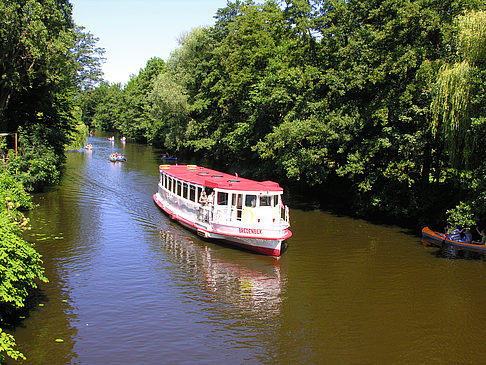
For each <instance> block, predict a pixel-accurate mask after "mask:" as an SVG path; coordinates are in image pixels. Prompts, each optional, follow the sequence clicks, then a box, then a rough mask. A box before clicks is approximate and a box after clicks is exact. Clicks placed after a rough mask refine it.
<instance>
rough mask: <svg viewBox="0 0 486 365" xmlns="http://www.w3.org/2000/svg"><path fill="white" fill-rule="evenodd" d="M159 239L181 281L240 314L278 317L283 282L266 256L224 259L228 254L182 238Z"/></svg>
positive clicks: (276, 263)
mask: <svg viewBox="0 0 486 365" xmlns="http://www.w3.org/2000/svg"><path fill="white" fill-rule="evenodd" d="M160 236H161V238H162V241H163V248H164V249H165V250H166V251H167V252H168V254H169V255H170V256H169V257H170V258H171V261H175V263H176V264H177V266H178V267H180V268H184V275H183V277H184V278H186V279H189V280H194V281H195V282H197V283H198V284H200V285H202V287H203V288H204V290H205V291H206V292H207V293H208V294H209V295H210V296H211V298H213V299H215V300H217V301H219V302H223V303H228V304H231V305H232V306H235V307H236V308H239V310H243V311H251V312H254V311H258V312H259V314H258V316H259V317H264V316H267V317H268V316H271V315H278V314H279V313H280V310H281V307H280V306H281V295H280V294H281V292H282V287H283V285H284V283H285V280H284V279H282V277H281V273H280V264H279V261H278V260H273V259H271V258H270V257H266V256H257V257H256V258H255V257H252V258H251V260H247V261H242V260H241V256H238V257H239V258H240V260H236V259H232V258H231V257H230V256H228V255H225V253H226V254H227V251H225V250H214V249H212V248H211V246H208V245H205V244H202V243H198V242H193V241H192V240H191V239H190V237H188V236H184V234H177V233H174V231H171V230H164V229H162V230H160ZM215 310H217V308H215Z"/></svg>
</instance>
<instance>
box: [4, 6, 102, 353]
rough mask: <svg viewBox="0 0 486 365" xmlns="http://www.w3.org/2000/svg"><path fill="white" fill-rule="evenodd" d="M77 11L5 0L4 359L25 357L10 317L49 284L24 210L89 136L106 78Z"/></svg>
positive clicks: (99, 51)
mask: <svg viewBox="0 0 486 365" xmlns="http://www.w3.org/2000/svg"><path fill="white" fill-rule="evenodd" d="M71 12H72V7H71V4H70V3H69V1H68V0H9V1H6V0H0V19H1V23H2V25H1V27H0V133H2V135H0V157H1V160H0V361H1V360H3V359H4V355H5V354H6V355H7V356H9V357H12V358H18V357H23V355H22V354H20V353H19V352H18V351H16V350H14V349H13V346H14V344H15V340H14V338H13V337H12V336H11V335H10V334H7V333H6V332H4V329H5V327H4V324H5V322H4V320H5V318H6V316H9V315H10V314H12V313H13V311H15V310H16V309H18V308H20V307H23V306H24V305H25V302H26V300H27V296H28V294H29V292H30V290H31V289H32V288H35V287H36V285H37V284H36V282H38V281H39V280H40V281H46V278H44V276H43V268H42V266H41V260H40V256H39V254H38V253H37V252H36V250H35V249H34V247H33V245H32V244H30V243H28V242H26V241H24V240H23V238H22V232H23V230H24V229H26V228H27V220H26V219H25V217H24V216H23V213H22V212H21V210H25V209H30V208H31V207H32V206H31V203H30V198H28V196H27V195H26V193H25V190H27V191H34V190H38V189H40V188H42V187H43V186H45V185H48V184H54V183H56V182H57V181H58V179H59V177H60V167H61V164H62V162H63V161H64V151H65V149H66V147H67V145H68V144H69V143H70V142H73V143H74V142H76V139H77V140H78V141H77V142H78V144H79V142H80V140H82V138H83V135H85V134H86V126H83V125H82V121H81V112H80V107H79V100H80V94H81V92H83V91H86V90H89V89H92V88H94V87H95V86H96V84H97V82H98V81H100V80H101V76H102V74H101V71H100V63H101V62H102V61H103V59H102V57H101V56H102V54H103V50H102V49H100V48H97V47H96V42H97V39H96V38H94V37H93V36H92V35H91V34H90V33H86V32H84V29H83V28H82V27H78V26H76V25H75V24H74V22H73V20H72V14H71ZM5 133H10V135H7V136H5ZM14 133H16V136H18V151H14V142H13V135H14Z"/></svg>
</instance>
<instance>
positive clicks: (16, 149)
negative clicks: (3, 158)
mask: <svg viewBox="0 0 486 365" xmlns="http://www.w3.org/2000/svg"><path fill="white" fill-rule="evenodd" d="M15 158H17V132H15Z"/></svg>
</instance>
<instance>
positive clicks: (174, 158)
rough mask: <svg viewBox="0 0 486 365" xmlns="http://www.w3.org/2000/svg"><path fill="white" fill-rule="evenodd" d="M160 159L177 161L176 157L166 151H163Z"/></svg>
mask: <svg viewBox="0 0 486 365" xmlns="http://www.w3.org/2000/svg"><path fill="white" fill-rule="evenodd" d="M162 160H164V161H177V157H175V156H170V155H169V154H168V153H164V154H163V155H162Z"/></svg>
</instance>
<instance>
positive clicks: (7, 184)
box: [0, 172, 47, 360]
mask: <svg viewBox="0 0 486 365" xmlns="http://www.w3.org/2000/svg"><path fill="white" fill-rule="evenodd" d="M32 206H33V204H32V202H31V200H30V196H29V195H28V194H27V193H26V192H25V190H24V189H23V187H22V184H21V183H20V182H18V181H17V180H16V179H15V177H13V176H11V175H8V174H7V173H6V172H2V173H0V237H1V240H0V325H2V324H3V323H4V322H3V321H4V319H5V317H6V316H7V315H9V314H11V313H12V312H13V311H14V310H15V309H18V308H22V307H24V306H25V302H26V300H27V297H28V295H29V291H30V289H34V288H37V281H39V280H40V281H41V282H47V278H46V277H45V276H44V268H43V267H42V266H41V265H42V260H41V256H40V255H39V253H38V252H37V251H36V250H35V248H34V245H33V244H31V243H29V242H27V241H25V240H24V239H23V238H22V233H23V231H24V230H25V229H28V219H27V218H25V216H24V215H23V213H22V212H21V211H20V210H19V209H30V208H32ZM13 346H15V340H14V338H13V337H12V336H11V335H9V334H6V333H5V332H3V331H2V329H1V328H0V360H4V355H3V353H6V354H7V356H9V357H11V358H13V359H17V358H24V357H23V355H22V354H21V353H20V352H18V351H16V350H14V349H13Z"/></svg>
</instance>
